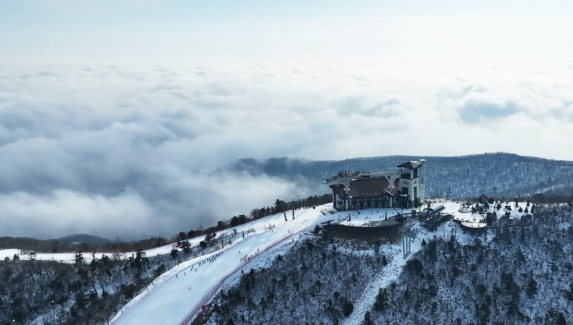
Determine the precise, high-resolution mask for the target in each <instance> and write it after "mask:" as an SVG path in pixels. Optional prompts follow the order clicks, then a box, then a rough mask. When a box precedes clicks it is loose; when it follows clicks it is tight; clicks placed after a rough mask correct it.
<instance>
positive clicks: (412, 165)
mask: <svg viewBox="0 0 573 325" xmlns="http://www.w3.org/2000/svg"><path fill="white" fill-rule="evenodd" d="M397 167H404V168H410V169H416V168H418V167H420V164H419V163H418V162H416V161H408V162H405V163H403V164H401V165H398V166H397Z"/></svg>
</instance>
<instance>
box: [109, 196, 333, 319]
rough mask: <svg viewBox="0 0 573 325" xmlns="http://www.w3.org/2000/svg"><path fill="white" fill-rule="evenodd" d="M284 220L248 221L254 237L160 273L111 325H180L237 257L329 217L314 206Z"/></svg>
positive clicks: (236, 263) (280, 216)
mask: <svg viewBox="0 0 573 325" xmlns="http://www.w3.org/2000/svg"><path fill="white" fill-rule="evenodd" d="M287 217H288V219H289V220H288V221H286V222H285V220H284V216H283V214H282V213H281V214H276V215H273V216H269V217H266V218H262V219H260V220H256V221H253V222H250V223H248V225H247V226H248V227H249V228H251V227H254V228H255V229H257V230H258V232H259V233H258V234H257V235H256V236H252V237H249V238H245V239H244V240H242V239H241V240H238V241H235V242H234V243H233V244H232V245H230V246H227V247H225V248H224V249H223V250H222V251H219V252H215V253H213V254H218V253H222V254H220V255H219V256H218V257H217V258H216V259H214V260H213V261H209V262H206V263H204V264H202V265H199V264H198V262H199V261H200V260H205V259H207V258H209V257H210V256H212V255H213V254H211V255H210V256H209V255H207V256H202V257H199V258H196V259H192V260H190V261H187V262H184V263H181V264H180V265H178V266H177V267H175V268H173V269H171V270H169V271H168V272H166V273H164V274H163V275H161V277H160V278H158V279H156V280H155V281H154V283H153V284H152V285H151V288H149V292H146V291H143V292H142V293H141V294H140V295H139V296H137V297H135V298H134V299H133V300H131V301H130V302H129V303H128V304H127V305H126V306H125V307H124V308H123V310H124V311H123V312H120V313H119V314H117V315H116V316H115V317H114V318H113V319H112V323H113V324H115V325H128V324H157V325H160V324H173V325H177V324H180V323H181V322H182V320H184V319H185V318H186V316H187V314H188V312H189V311H190V310H192V309H193V308H194V307H195V306H196V305H197V304H198V303H199V302H200V301H201V300H202V298H203V295H204V294H205V293H207V292H210V291H211V290H212V289H213V287H214V286H216V285H217V284H218V282H220V280H221V279H222V278H225V277H227V276H229V275H230V274H229V273H230V272H231V271H233V270H235V269H237V267H240V266H241V264H242V262H241V257H244V256H255V255H256V253H257V251H258V250H259V251H260V250H263V249H264V248H265V247H267V246H268V244H270V243H273V242H275V241H277V240H280V239H282V238H284V237H286V236H289V235H293V234H297V233H298V232H300V231H303V230H305V229H311V228H312V227H313V226H314V225H315V224H317V223H318V222H320V221H324V220H326V219H328V218H329V217H330V218H331V217H332V215H328V214H327V215H323V214H322V213H321V211H320V209H319V207H317V209H312V208H311V209H304V210H296V212H295V220H292V212H291V214H289V213H287ZM269 223H270V224H273V225H275V227H274V228H272V229H271V230H265V226H267V225H268V224H269ZM287 242H288V240H287ZM258 258H259V257H257V258H255V259H253V260H251V262H250V263H249V264H247V265H245V267H244V268H243V270H244V271H245V272H248V271H249V270H250V267H251V266H250V265H251V264H252V263H253V262H254V261H255V260H257V259H258ZM192 269H193V270H196V271H192ZM189 288H190V289H189Z"/></svg>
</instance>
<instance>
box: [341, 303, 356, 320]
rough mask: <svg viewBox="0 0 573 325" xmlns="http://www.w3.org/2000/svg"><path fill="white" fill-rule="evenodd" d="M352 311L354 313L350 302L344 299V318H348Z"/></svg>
mask: <svg viewBox="0 0 573 325" xmlns="http://www.w3.org/2000/svg"><path fill="white" fill-rule="evenodd" d="M353 311H354V305H353V304H352V302H351V301H350V300H348V299H346V300H345V301H344V304H343V305H342V313H343V314H344V316H346V317H348V316H350V314H352V312H353Z"/></svg>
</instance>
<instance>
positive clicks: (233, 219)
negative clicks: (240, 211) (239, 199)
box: [229, 216, 239, 320]
mask: <svg viewBox="0 0 573 325" xmlns="http://www.w3.org/2000/svg"><path fill="white" fill-rule="evenodd" d="M237 225H239V218H237V217H236V216H235V217H232V218H231V226H232V227H235V226H237ZM229 320H230V319H229Z"/></svg>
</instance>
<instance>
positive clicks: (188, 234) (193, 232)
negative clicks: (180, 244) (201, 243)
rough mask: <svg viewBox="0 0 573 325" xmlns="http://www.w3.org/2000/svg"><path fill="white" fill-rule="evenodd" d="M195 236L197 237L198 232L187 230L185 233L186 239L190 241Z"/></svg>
mask: <svg viewBox="0 0 573 325" xmlns="http://www.w3.org/2000/svg"><path fill="white" fill-rule="evenodd" d="M197 235H198V231H195V230H189V232H188V233H187V238H189V239H191V238H193V237H195V236H197Z"/></svg>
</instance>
